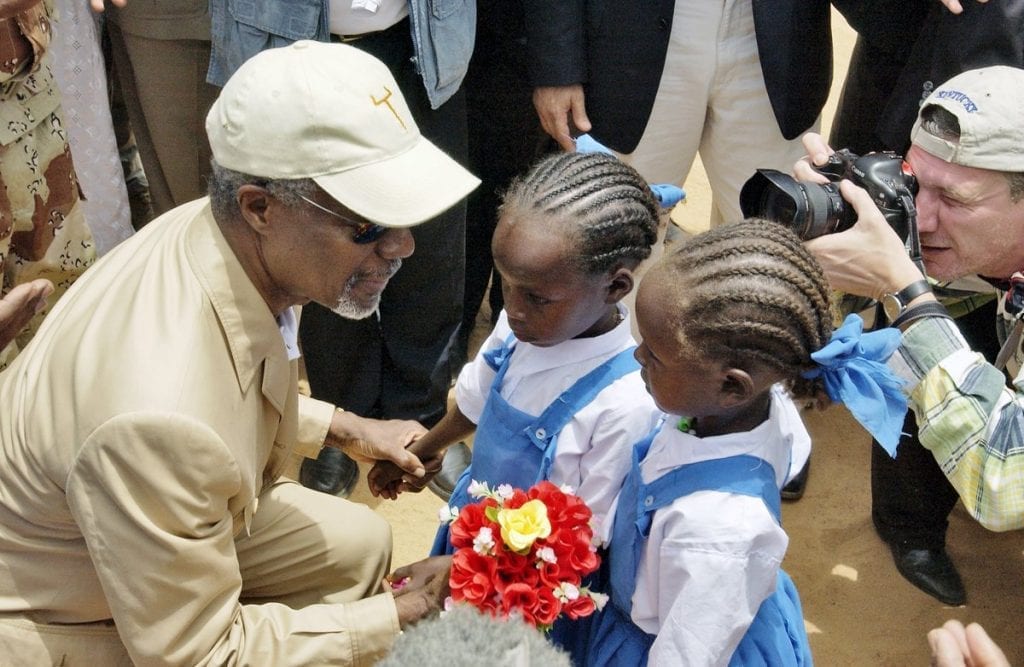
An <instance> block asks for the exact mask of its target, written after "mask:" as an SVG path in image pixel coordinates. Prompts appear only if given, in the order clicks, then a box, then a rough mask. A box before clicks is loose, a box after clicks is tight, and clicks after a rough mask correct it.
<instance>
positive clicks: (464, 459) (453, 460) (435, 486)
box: [427, 442, 473, 500]
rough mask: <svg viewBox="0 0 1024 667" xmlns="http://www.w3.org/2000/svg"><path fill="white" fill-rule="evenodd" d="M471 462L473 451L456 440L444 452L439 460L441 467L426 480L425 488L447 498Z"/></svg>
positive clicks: (442, 498) (442, 497) (450, 495)
mask: <svg viewBox="0 0 1024 667" xmlns="http://www.w3.org/2000/svg"><path fill="white" fill-rule="evenodd" d="M472 462H473V451H472V450H471V449H470V448H469V445H467V444H466V443H464V442H457V443H455V444H454V445H452V446H451V447H449V448H448V450H447V451H446V452H445V453H444V460H443V461H442V462H441V469H440V470H439V471H438V473H437V474H436V475H434V477H433V479H431V480H430V481H429V482H427V488H428V489H430V490H431V491H433V492H434V495H436V496H439V497H440V498H441V500H448V499H449V498H451V497H452V492H453V491H455V483H456V482H458V481H459V477H461V476H462V473H463V472H465V470H466V468H468V467H469V464H470V463H472Z"/></svg>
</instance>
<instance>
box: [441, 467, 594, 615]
mask: <svg viewBox="0 0 1024 667" xmlns="http://www.w3.org/2000/svg"><path fill="white" fill-rule="evenodd" d="M469 493H470V495H471V496H473V497H474V498H480V499H481V500H480V501H479V502H477V503H474V504H472V505H469V506H467V507H463V508H462V509H461V510H459V509H458V508H454V507H448V508H443V509H442V510H441V512H442V517H441V518H442V520H443V521H444V520H448V521H451V528H450V535H451V542H452V545H453V546H454V547H455V553H454V555H453V556H452V569H451V582H450V583H451V590H452V600H454V601H455V602H461V601H464V602H468V603H470V604H472V605H474V606H475V607H477V608H479V609H480V610H482V611H485V612H488V613H490V614H491V615H493V616H498V617H508V616H510V615H513V614H517V615H519V616H521V617H522V618H523V619H524V620H526V621H527V622H528V623H530V624H531V625H534V626H535V627H537V628H540V629H542V630H549V629H550V628H551V626H552V624H553V623H554V622H555V619H557V618H558V617H559V616H560V615H562V614H565V615H566V616H568V617H569V618H571V619H574V620H575V619H577V618H582V617H584V616H589V615H590V614H592V613H594V611H595V610H598V609H601V608H602V607H603V606H604V604H605V602H607V600H608V596H607V595H603V594H601V593H597V592H595V591H591V590H589V589H588V588H587V587H586V586H583V583H582V582H583V577H585V576H586V575H588V574H590V573H591V572H594V571H595V570H597V568H598V565H600V563H601V560H600V557H599V556H598V555H597V550H596V548H595V546H594V544H593V539H594V531H593V528H592V527H591V525H590V519H591V516H592V514H591V511H590V508H589V507H587V505H586V503H584V502H583V501H582V500H580V498H579V497H577V496H575V495H573V493H572V492H571V490H569V489H568V488H563V489H560V488H558V487H557V486H555V485H554V484H552V483H551V482H539V483H538V484H536V485H534V486H533V487H531V488H530V489H528V490H526V491H523V490H521V489H513V488H512V487H511V486H509V485H507V484H503V485H501V486H499V487H498V488H497V489H491V488H489V487H488V485H487V484H484V483H480V482H476V481H474V482H473V483H472V484H471V485H470V487H469Z"/></svg>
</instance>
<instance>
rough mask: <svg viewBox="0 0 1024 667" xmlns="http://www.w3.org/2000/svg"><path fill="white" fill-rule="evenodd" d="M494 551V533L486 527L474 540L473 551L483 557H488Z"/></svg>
mask: <svg viewBox="0 0 1024 667" xmlns="http://www.w3.org/2000/svg"><path fill="white" fill-rule="evenodd" d="M493 550H494V532H493V531H492V530H491V529H490V528H488V527H487V526H484V527H483V528H481V529H480V532H478V533H477V534H476V537H474V538H473V551H475V552H477V553H478V554H480V555H481V556H486V555H488V554H490V553H491V552H492V551H493Z"/></svg>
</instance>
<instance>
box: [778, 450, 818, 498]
mask: <svg viewBox="0 0 1024 667" xmlns="http://www.w3.org/2000/svg"><path fill="white" fill-rule="evenodd" d="M810 472H811V457H809V456H808V457H807V460H806V461H804V467H803V468H800V472H798V473H797V474H796V476H794V477H793V479H791V480H789V481H788V482H786V485H785V486H784V487H782V499H783V500H800V499H801V498H802V497H803V495H804V491H805V490H806V489H807V475H809V474H810Z"/></svg>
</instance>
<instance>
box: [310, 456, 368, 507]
mask: <svg viewBox="0 0 1024 667" xmlns="http://www.w3.org/2000/svg"><path fill="white" fill-rule="evenodd" d="M358 481H359V465H358V464H357V463H356V462H355V461H353V460H352V459H350V458H349V457H348V456H347V455H346V454H345V453H344V452H343V451H341V450H340V449H335V448H334V447H324V448H323V449H322V450H320V456H318V457H316V458H315V459H306V460H305V461H303V462H302V467H301V468H299V482H301V483H302V486H304V487H306V488H308V489H313V490H314V491H321V492H323V493H329V494H331V495H332V496H341V497H342V498H347V497H348V495H349V494H350V493H352V489H353V488H355V485H356V482H358Z"/></svg>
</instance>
